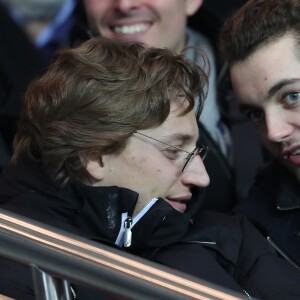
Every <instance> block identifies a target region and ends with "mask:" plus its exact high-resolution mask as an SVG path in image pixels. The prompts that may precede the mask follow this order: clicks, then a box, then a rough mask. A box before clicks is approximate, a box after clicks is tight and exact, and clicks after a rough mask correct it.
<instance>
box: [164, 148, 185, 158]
mask: <svg viewBox="0 0 300 300" xmlns="http://www.w3.org/2000/svg"><path fill="white" fill-rule="evenodd" d="M180 152H181V151H180V150H179V149H176V148H167V149H164V150H163V153H164V155H165V156H166V158H168V159H170V160H176V159H178V158H179V156H180Z"/></svg>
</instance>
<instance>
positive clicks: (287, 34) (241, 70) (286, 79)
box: [220, 0, 300, 268]
mask: <svg viewBox="0 0 300 300" xmlns="http://www.w3.org/2000/svg"><path fill="white" fill-rule="evenodd" d="M299 38H300V1H299V0H281V1H278V0H250V1H248V2H247V3H246V4H245V5H244V6H243V7H242V8H241V9H240V10H238V11H237V12H236V13H235V14H234V15H233V16H232V17H231V18H230V19H229V20H228V21H227V23H226V24H225V26H224V28H223V31H222V33H221V39H220V49H221V52H222V53H223V56H224V58H225V59H226V60H227V61H228V62H229V64H230V73H231V80H232V85H233V88H234V90H235V93H236V96H237V99H238V101H239V103H240V108H241V111H242V112H243V113H244V114H245V115H246V116H247V117H248V118H249V119H250V120H252V121H253V123H254V125H255V126H256V129H257V132H258V134H259V136H260V138H261V141H262V142H263V144H264V145H265V147H266V148H267V149H268V150H269V151H270V152H271V153H272V155H273V156H274V157H275V161H274V162H273V163H272V164H270V165H269V166H267V167H265V168H264V169H263V170H262V171H261V172H260V173H259V176H258V177H257V181H256V184H255V185H254V187H253V188H252V191H251V193H250V196H249V199H247V200H246V201H245V202H244V203H242V204H241V205H240V206H238V207H237V208H236V210H237V211H238V212H240V213H242V214H245V215H246V216H248V217H249V218H250V219H251V220H252V221H253V222H254V224H256V225H257V227H258V228H259V229H260V230H261V231H262V232H263V233H264V234H265V236H266V237H267V239H268V241H269V242H270V243H271V244H272V245H273V247H274V248H275V249H276V250H277V251H279V252H280V253H281V254H282V255H283V256H284V257H285V258H286V259H287V260H289V261H290V262H291V263H292V264H293V265H296V266H297V267H298V268H300V238H299V237H300V155H299V154H300V50H299V49H300V44H299ZM249 151H251V149H249Z"/></svg>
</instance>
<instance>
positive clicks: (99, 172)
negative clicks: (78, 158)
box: [85, 158, 105, 182]
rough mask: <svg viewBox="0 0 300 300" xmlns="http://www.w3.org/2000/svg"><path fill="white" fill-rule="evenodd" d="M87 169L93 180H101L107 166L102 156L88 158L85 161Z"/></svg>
mask: <svg viewBox="0 0 300 300" xmlns="http://www.w3.org/2000/svg"><path fill="white" fill-rule="evenodd" d="M85 169H86V171H87V172H88V174H89V175H90V177H91V178H92V180H93V181H95V182H99V181H101V180H103V178H104V174H105V167H104V164H103V162H102V159H101V158H97V159H88V160H87V162H86V163H85Z"/></svg>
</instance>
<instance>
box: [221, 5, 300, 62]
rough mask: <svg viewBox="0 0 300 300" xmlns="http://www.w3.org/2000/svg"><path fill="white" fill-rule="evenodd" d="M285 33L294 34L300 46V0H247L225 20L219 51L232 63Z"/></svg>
mask: <svg viewBox="0 0 300 300" xmlns="http://www.w3.org/2000/svg"><path fill="white" fill-rule="evenodd" d="M286 33H291V34H293V36H294V37H295V39H296V41H297V45H298V46H299V44H300V0H248V1H247V2H246V3H245V4H244V5H243V6H242V7H241V8H240V9H238V10H237V11H236V12H235V13H234V14H233V15H232V16H231V17H230V18H229V19H228V20H227V21H226V22H225V24H224V26H223V28H222V30H221V32H220V36H219V49H220V54H221V56H222V58H223V59H224V60H225V61H227V62H228V63H229V64H232V63H234V62H236V61H241V60H244V59H246V58H248V57H249V56H250V55H251V54H252V53H253V52H254V51H256V50H257V49H259V48H261V47H262V46H264V45H266V44H268V43H270V42H272V41H275V40H276V39H278V38H280V37H282V36H283V35H285V34H286ZM283 55H284V54H283Z"/></svg>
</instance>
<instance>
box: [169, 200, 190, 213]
mask: <svg viewBox="0 0 300 300" xmlns="http://www.w3.org/2000/svg"><path fill="white" fill-rule="evenodd" d="M190 200H191V196H185V197H180V198H166V201H167V202H168V203H169V204H170V205H171V206H172V207H173V208H174V209H176V210H178V211H180V212H182V213H184V212H185V211H186V209H187V204H188V202H189V201H190Z"/></svg>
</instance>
